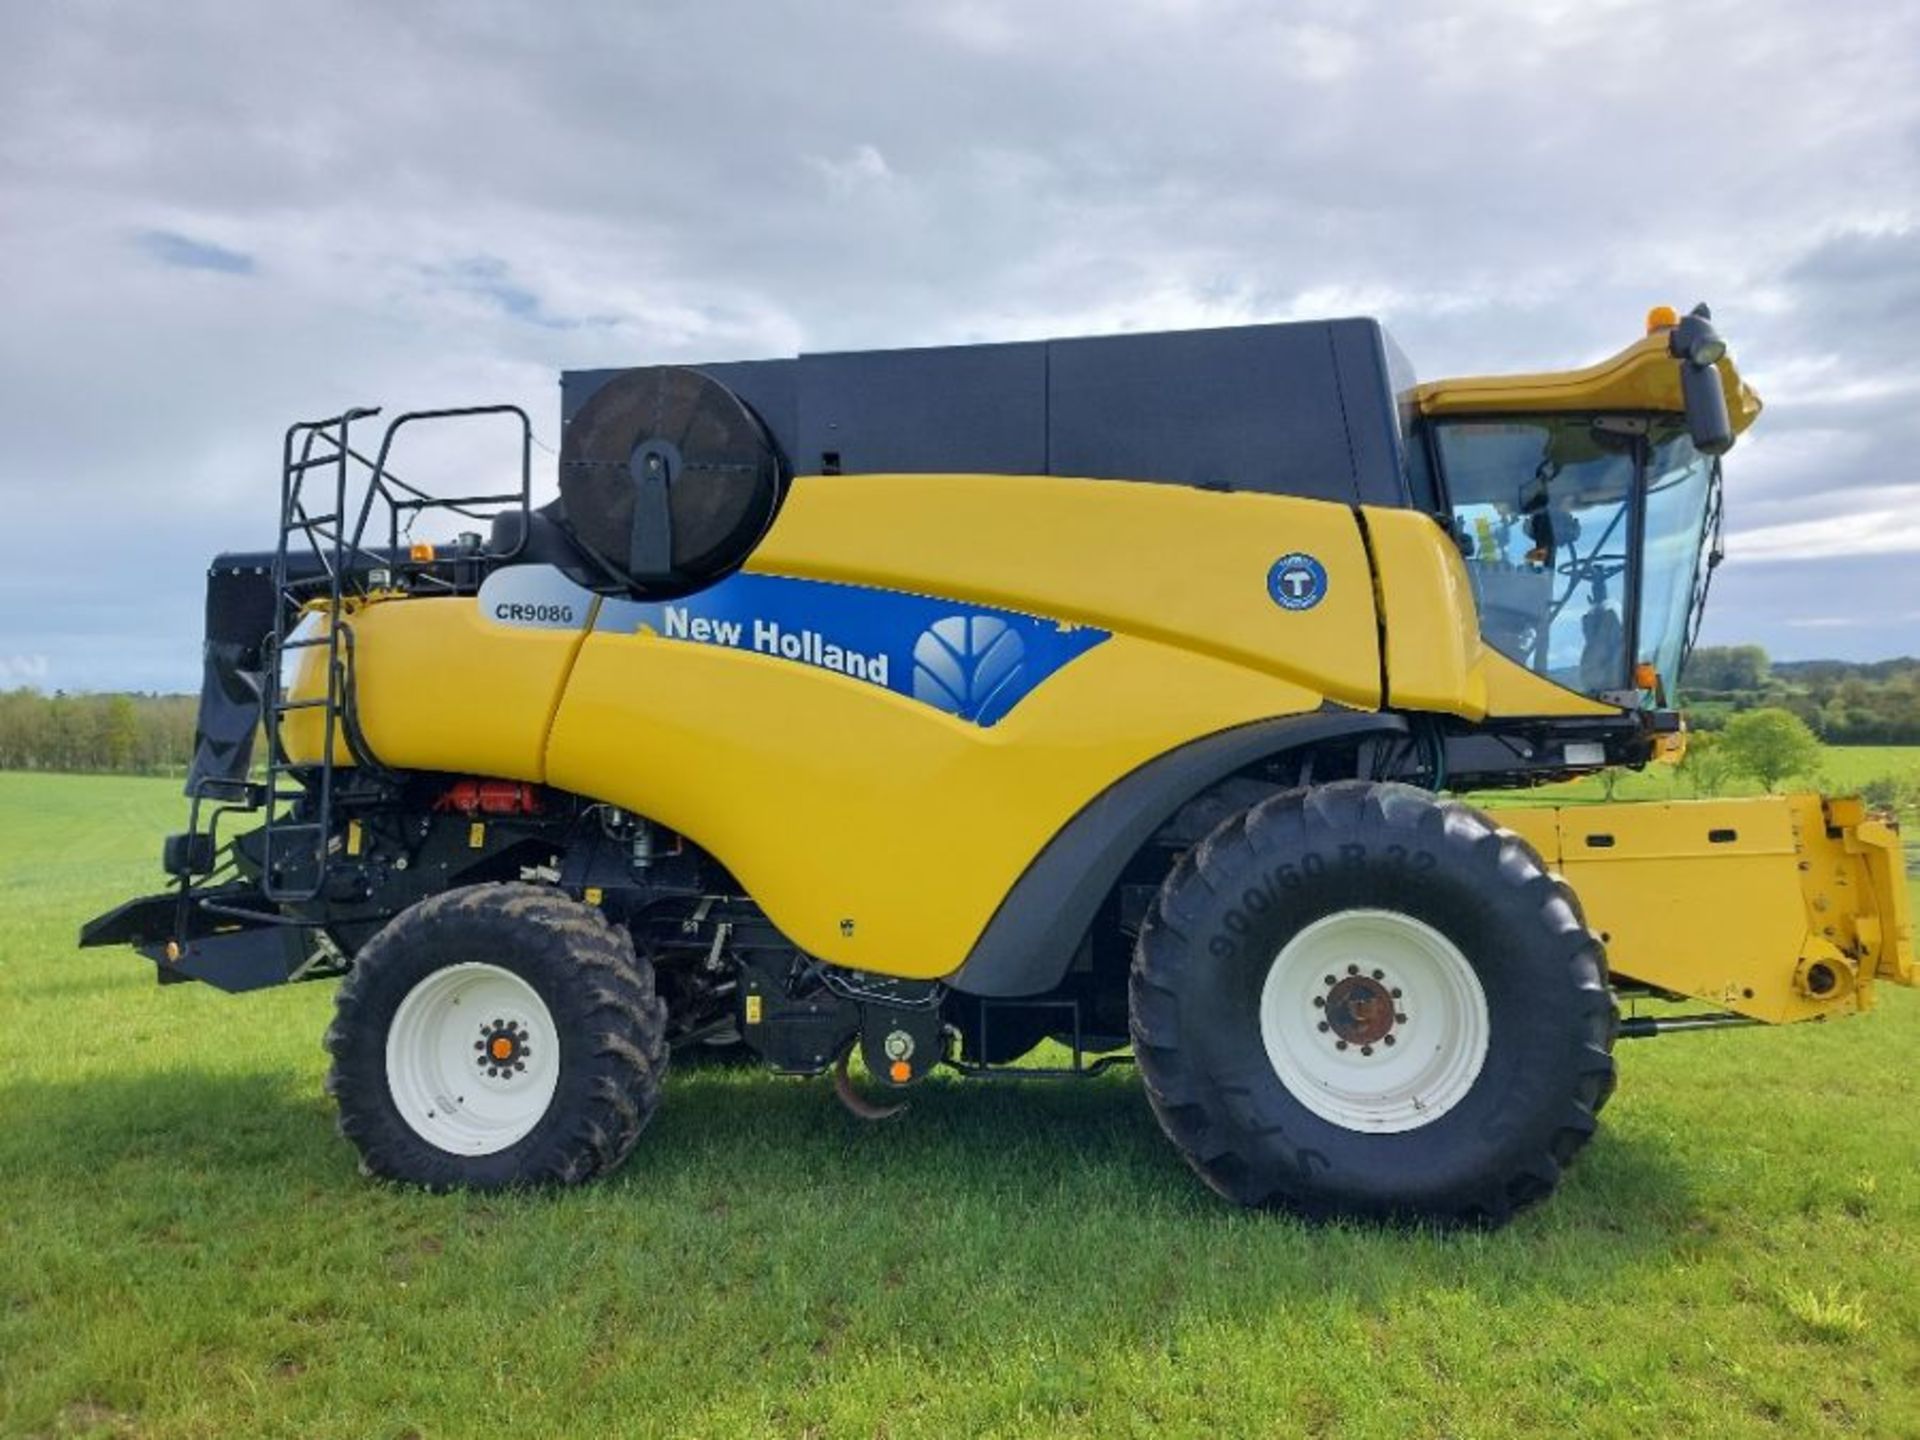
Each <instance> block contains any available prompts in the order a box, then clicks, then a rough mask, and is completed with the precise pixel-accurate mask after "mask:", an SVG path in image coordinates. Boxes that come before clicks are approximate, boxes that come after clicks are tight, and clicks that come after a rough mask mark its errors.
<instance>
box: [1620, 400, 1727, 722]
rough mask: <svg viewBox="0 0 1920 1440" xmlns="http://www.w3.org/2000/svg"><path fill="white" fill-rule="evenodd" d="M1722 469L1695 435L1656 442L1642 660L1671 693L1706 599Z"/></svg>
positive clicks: (1643, 585)
mask: <svg viewBox="0 0 1920 1440" xmlns="http://www.w3.org/2000/svg"><path fill="white" fill-rule="evenodd" d="M1719 482H1720V466H1719V462H1718V461H1716V460H1715V459H1713V457H1712V456H1709V455H1702V454H1701V453H1700V452H1699V451H1697V450H1695V449H1694V448H1693V441H1692V440H1691V439H1690V438H1689V437H1688V435H1687V432H1686V431H1684V430H1680V431H1677V432H1675V433H1674V434H1672V435H1671V436H1670V437H1663V436H1659V435H1656V436H1655V438H1654V444H1653V449H1652V454H1651V457H1650V459H1649V460H1648V463H1647V511H1646V530H1645V534H1646V540H1645V547H1644V555H1645V559H1644V561H1643V562H1642V568H1641V576H1640V658H1641V659H1642V660H1644V661H1646V662H1648V663H1649V664H1651V665H1652V666H1653V668H1654V669H1655V670H1656V671H1657V672H1658V673H1659V674H1660V676H1661V678H1662V679H1664V680H1665V681H1666V683H1667V684H1668V685H1669V686H1671V685H1673V684H1674V683H1675V682H1676V681H1677V680H1678V679H1679V676H1680V663H1681V661H1683V660H1685V659H1686V654H1687V645H1688V642H1689V641H1690V640H1691V638H1692V626H1693V622H1694V618H1695V617H1696V616H1697V615H1698V613H1699V609H1700V605H1701V603H1702V602H1703V601H1704V600H1705V599H1706V582H1707V575H1708V572H1709V571H1710V570H1711V569H1712V565H1713V558H1714V557H1713V555H1712V554H1711V547H1712V545H1713V544H1714V540H1715V532H1717V530H1718V529H1719V527H1718V525H1717V524H1710V523H1709V520H1710V519H1717V518H1718V513H1719V504H1718V487H1719Z"/></svg>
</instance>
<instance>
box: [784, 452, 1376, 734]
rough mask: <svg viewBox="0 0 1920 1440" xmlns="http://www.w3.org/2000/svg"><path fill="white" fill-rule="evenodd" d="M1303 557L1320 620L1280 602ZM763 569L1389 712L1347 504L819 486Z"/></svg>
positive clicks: (1213, 494)
mask: <svg viewBox="0 0 1920 1440" xmlns="http://www.w3.org/2000/svg"><path fill="white" fill-rule="evenodd" d="M1291 551H1306V552H1309V553H1311V554H1313V555H1315V556H1317V557H1318V558H1319V560H1320V562H1321V563H1322V564H1323V565H1325V566H1326V570H1327V576H1328V580H1329V584H1328V588H1327V597H1326V599H1325V600H1323V601H1321V602H1320V604H1318V605H1316V606H1315V607H1314V608H1313V609H1311V610H1292V611H1289V610H1283V609H1281V608H1280V607H1279V606H1277V605H1275V604H1273V603H1272V601H1271V600H1269V599H1268V597H1267V572H1268V570H1269V569H1270V568H1271V567H1272V565H1273V563H1274V561H1275V560H1277V559H1279V558H1280V557H1281V556H1282V555H1284V554H1287V553H1289V552H1291ZM747 568H748V569H749V570H755V571H764V572H768V573H772V574H776V575H795V576H800V577H803V578H806V579H814V580H837V581H842V582H845V583H849V584H855V585H873V586H878V587H880V588H882V589H890V590H908V591H913V592H915V593H918V594H923V595H939V596H944V597H948V598H952V599H956V600H975V601H979V602H980V603H982V604H986V605H998V606H1004V607H1005V608H1006V609H1009V610H1019V611H1024V612H1026V613H1027V614H1030V615H1043V616H1047V617H1049V618H1051V619H1055V620H1067V621H1072V622H1075V623H1077V624H1082V625H1097V626H1099V627H1100V628H1102V629H1105V630H1112V631H1114V632H1115V633H1116V634H1127V635H1132V636H1136V637H1138V638H1140V639H1145V640H1159V641H1162V642H1164V643H1165V644H1167V645H1170V646H1173V647H1176V648H1178V649H1181V650H1188V651H1195V652H1198V653H1201V654H1208V655H1213V656H1215V657H1217V658H1218V659H1221V660H1226V661H1229V662H1231V663H1233V664H1236V665H1244V666H1248V667H1250V668H1252V669H1255V670H1260V671H1264V672H1266V673H1267V674H1270V675H1275V676H1278V677H1280V678H1282V679H1286V680H1292V681H1294V682H1296V683H1298V684H1302V685H1308V686H1311V687H1312V688H1314V689H1315V690H1317V691H1319V692H1320V693H1321V694H1323V695H1325V696H1327V697H1328V698H1329V699H1333V700H1338V701H1340V702H1341V703H1342V704H1346V705H1353V706H1358V707H1361V708H1364V709H1373V708H1375V707H1376V706H1378V705H1379V703H1380V646H1379V636H1378V631H1377V627H1376V624H1375V616H1374V604H1373V587H1372V585H1371V583H1370V582H1369V580H1368V568H1369V567H1368V563H1367V552H1366V547H1365V544H1364V543H1363V541H1362V540H1361V538H1360V529H1359V526H1358V525H1356V524H1355V523H1354V512H1353V510H1352V509H1351V508H1349V507H1348V506H1345V505H1336V504H1334V503H1332V502H1331V501H1325V500H1302V499H1297V498H1294V497H1291V496H1283V495H1255V494H1249V493H1245V492H1240V493H1231V494H1229V493H1226V492H1221V491H1213V490H1194V489H1189V488H1187V487H1185V486H1181V485H1143V484H1140V483H1139V482H1137V481H1127V480H1065V479H1061V478H1059V477H1057V476H1051V475H825V476H809V477H807V478H805V479H803V480H799V481H797V482H795V484H794V487H793V491H792V493H791V494H790V495H789V496H788V497H787V502H786V504H785V505H784V506H783V507H782V508H781V511H780V518H779V519H778V520H777V521H775V522H774V526H773V529H772V531H771V532H770V533H769V534H768V536H767V538H766V539H765V540H763V541H762V542H761V543H760V548H759V549H758V550H756V551H755V552H754V554H753V558H752V559H751V560H749V561H748V562H747Z"/></svg>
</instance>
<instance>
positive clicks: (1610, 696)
mask: <svg viewBox="0 0 1920 1440" xmlns="http://www.w3.org/2000/svg"><path fill="white" fill-rule="evenodd" d="M1710 322H1711V317H1710V315H1709V314H1708V312H1707V308H1706V307H1705V306H1704V305H1702V306H1700V307H1698V308H1697V309H1696V310H1695V311H1693V313H1691V314H1689V315H1687V316H1684V317H1682V316H1679V315H1676V314H1675V313H1674V312H1673V311H1672V310H1670V309H1668V308H1666V307H1660V308H1658V309H1656V310H1655V311H1653V312H1652V313H1651V314H1650V315H1649V316H1648V318H1647V331H1648V333H1647V338H1646V339H1645V340H1643V341H1641V342H1639V343H1638V344H1636V345H1633V346H1631V347H1629V348H1628V349H1627V350H1625V351H1623V352H1622V353H1621V354H1619V355H1617V356H1615V357H1614V358H1613V359H1611V360H1609V361H1605V362H1603V363H1602V364H1600V365H1596V366H1593V367H1592V368H1591V369H1588V370H1581V371H1572V372H1565V373H1558V374H1548V375H1531V376H1513V377H1492V378H1487V379H1470V380H1450V381H1440V382H1437V383H1436V384H1432V385H1427V386H1422V387H1421V388H1420V389H1419V390H1418V391H1417V392H1416V393H1415V397H1414V400H1415V406H1416V408H1417V410H1418V412H1419V414H1420V421H1419V424H1420V427H1421V429H1422V430H1423V431H1424V437H1425V443H1424V445H1423V446H1416V451H1417V452H1418V456H1419V458H1421V459H1424V460H1425V461H1426V462H1427V463H1429V464H1430V465H1431V466H1432V468H1433V471H1434V475H1435V478H1436V481H1437V489H1438V493H1439V496H1440V497H1441V513H1442V516H1443V518H1444V519H1445V521H1446V523H1447V524H1448V526H1449V528H1450V529H1451V531H1452V534H1453V537H1454V540H1455V542H1456V543H1457V544H1458V545H1459V547H1460V552H1461V554H1462V555H1463V556H1464V557H1465V559H1466V568H1467V575H1468V578H1469V580H1470V581H1471V583H1472V586H1473V595H1474V601H1475V605H1476V608H1477V610H1478V612H1479V617H1480V633H1481V638H1482V639H1483V640H1484V641H1485V642H1486V644H1487V645H1488V646H1489V647H1491V648H1492V649H1494V650H1497V651H1499V652H1500V653H1501V654H1502V655H1504V656H1506V657H1507V658H1508V659H1510V660H1513V661H1514V662H1515V663H1517V664H1519V665H1522V666H1524V667H1526V668H1527V669H1528V670H1531V671H1532V672H1533V673H1534V674H1536V675H1539V676H1541V677H1542V678H1544V679H1547V680H1550V681H1552V682H1553V683H1554V684H1556V685H1558V686H1561V687H1562V688H1564V689H1566V690H1570V691H1573V692H1574V693H1576V694H1580V695H1584V696H1587V697H1590V698H1592V699H1595V700H1599V701H1603V702H1605V703H1607V704H1610V705H1617V706H1620V707H1622V708H1624V709H1637V708H1641V707H1642V706H1644V705H1648V704H1651V705H1653V706H1656V707H1661V708H1664V707H1665V706H1666V705H1667V704H1668V703H1669V692H1670V691H1671V689H1672V688H1673V687H1674V685H1675V684H1676V682H1677V680H1678V678H1679V675H1680V668H1681V666H1682V664H1683V663H1684V662H1685V660H1686V655H1687V651H1688V649H1689V648H1690V647H1691V645H1692V643H1693V637H1694V635H1695V633H1696V632H1697V630H1698V628H1699V623H1700V615H1701V610H1702V607H1703V606H1704V604H1705V602H1706V594H1707V584H1708V581H1709V578H1710V577H1711V575H1712V573H1713V569H1714V567H1715V566H1716V565H1717V564H1718V563H1719V560H1720V554H1721V550H1720V514H1721V502H1720V495H1721V470H1720V456H1721V455H1722V454H1724V453H1725V452H1726V451H1727V450H1728V449H1730V448H1732V445H1733V443H1734V439H1735V437H1736V435H1737V434H1738V432H1739V431H1742V430H1745V429H1746V428H1747V426H1748V425H1750V424H1752V423H1753V420H1754V418H1755V417H1756V416H1757V415H1758V414H1759V411H1760V401H1759V397H1758V396H1756V395H1755V394H1754V393H1753V392H1752V391H1751V390H1750V389H1749V388H1748V387H1747V386H1746V385H1745V383H1744V382H1742V381H1741V380H1740V377H1739V375H1738V373H1737V372H1736V371H1735V370H1734V368H1733V364H1732V362H1731V361H1730V360H1728V359H1727V358H1726V346H1725V344H1724V343H1723V342H1722V341H1721V340H1720V338H1719V336H1718V335H1716V334H1715V333H1714V331H1713V328H1712V325H1711V323H1710Z"/></svg>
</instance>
